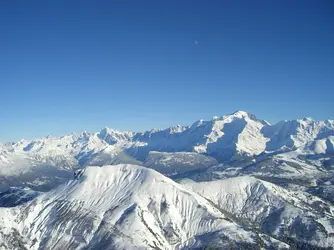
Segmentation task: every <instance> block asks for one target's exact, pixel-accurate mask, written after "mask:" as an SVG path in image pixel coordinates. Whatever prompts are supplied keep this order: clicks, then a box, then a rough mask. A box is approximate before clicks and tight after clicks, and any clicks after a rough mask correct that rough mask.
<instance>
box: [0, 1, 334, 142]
mask: <svg viewBox="0 0 334 250" xmlns="http://www.w3.org/2000/svg"><path fill="white" fill-rule="evenodd" d="M0 84H1V85H0V87H1V91H0V107H1V109H0V119H1V122H0V141H8V140H18V139H21V138H27V139H32V138H36V137H41V136H46V135H48V134H51V135H56V136H60V135H63V134H66V133H69V132H72V131H75V132H80V131H83V130H88V131H97V130H99V129H101V128H102V127H104V126H109V127H113V128H116V129H120V130H134V131H141V130H146V129H150V128H153V127H155V128H156V127H158V128H159V127H162V128H163V127H167V126H170V125H172V124H190V123H192V122H194V121H195V120H198V119H201V118H203V119H211V117H212V116H214V115H223V114H226V113H231V112H233V111H235V110H245V111H248V112H250V113H253V114H255V115H257V116H258V117H259V118H262V119H266V120H269V121H270V122H277V121H278V120H281V119H295V118H302V117H305V116H311V117H312V118H314V119H334V1H332V0H328V1H326V0H319V1H315V0H314V1H306V0H299V1H287V0H280V1H257V0H255V1H248V0H247V1H234V0H233V1H232V0H226V1H225V0H224V1H204V0H203V1H194V0H184V1H183V0H182V1H174V0H173V1H157V0H155V1H146V0H143V1H137V0H136V1H135V0H134V1H127V0H122V1H44V0H43V1H23V0H22V1H16V0H11V1H0Z"/></svg>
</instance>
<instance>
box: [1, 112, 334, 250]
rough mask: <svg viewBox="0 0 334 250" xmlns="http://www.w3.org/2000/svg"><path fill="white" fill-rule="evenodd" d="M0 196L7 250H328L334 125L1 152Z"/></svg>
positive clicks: (45, 141)
mask: <svg viewBox="0 0 334 250" xmlns="http://www.w3.org/2000/svg"><path fill="white" fill-rule="evenodd" d="M91 166H94V167H91ZM154 170H156V171H157V172H156V171H154ZM158 172H159V173H158ZM0 192H1V193H0V249H1V247H3V248H4V249H25V248H26V249H52V248H53V249H59V248H63V249H136V248H140V247H141V248H143V249H153V248H156V249H189V248H203V247H204V248H205V247H212V248H215V247H219V246H220V247H222V248H224V247H225V248H228V247H230V248H232V249H261V248H262V249H289V248H290V249H312V248H313V249H330V247H332V246H333V245H334V121H333V120H327V121H314V120H312V119H310V118H305V119H301V120H292V121H281V122H279V123H277V124H274V125H271V124H269V123H268V122H266V121H264V120H259V119H257V118H256V117H255V116H254V115H252V114H249V113H247V112H244V111H237V112H235V113H233V114H230V115H225V116H221V117H213V119H212V120H210V121H203V120H199V121H196V122H194V123H193V124H192V125H190V126H180V125H177V126H172V127H170V128H167V129H163V130H158V129H153V130H150V131H146V132H142V133H135V132H120V131H116V130H113V129H110V128H104V129H102V130H101V131H100V132H97V133H88V132H83V133H82V134H70V135H66V136H63V137H60V138H58V137H50V136H49V137H45V138H41V139H36V140H32V141H25V140H21V141H19V142H14V143H2V144H0ZM1 242H3V243H1Z"/></svg>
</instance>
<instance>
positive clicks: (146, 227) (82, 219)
mask: <svg viewBox="0 0 334 250" xmlns="http://www.w3.org/2000/svg"><path fill="white" fill-rule="evenodd" d="M0 221H5V222H6V223H4V224H3V225H2V232H4V236H2V237H3V239H2V240H6V239H8V240H7V242H6V241H5V243H4V244H5V246H6V247H8V248H10V244H13V242H14V241H15V240H16V241H18V242H19V243H18V244H21V245H22V246H25V247H27V248H29V249H60V248H62V249H82V248H86V249H138V248H144V249H146V248H159V249H189V248H193V247H201V246H208V242H207V240H208V237H209V235H211V237H209V240H210V244H211V246H212V247H214V246H220V247H233V246H234V247H235V248H242V247H243V246H244V247H245V246H248V247H249V246H252V245H253V246H256V244H259V243H261V244H263V246H265V245H266V243H265V241H264V240H262V238H264V239H265V240H266V242H267V241H268V240H269V242H270V244H272V245H274V246H276V247H277V248H286V247H287V246H286V245H285V244H283V243H280V242H278V241H276V240H274V239H271V238H270V237H268V236H265V235H258V234H256V233H253V232H251V231H247V230H244V229H243V228H242V227H240V226H239V225H237V224H236V223H233V222H232V221H231V220H230V219H229V218H228V217H227V216H225V215H224V213H222V212H221V211H220V210H219V209H218V208H216V207H215V206H212V204H211V203H210V202H208V201H207V200H206V199H204V198H203V197H201V196H200V195H197V194H196V193H194V192H192V191H189V190H187V189H185V188H184V187H182V186H181V185H179V184H177V183H175V182H173V181H172V180H171V179H169V178H167V177H164V176H163V175H161V174H159V173H157V172H155V171H153V170H150V169H147V168H143V167H139V166H134V165H116V166H105V167H103V168H100V167H88V168H86V169H85V171H84V173H83V175H82V176H81V177H79V179H78V180H73V181H71V182H69V183H68V184H66V185H62V186H60V187H58V188H56V189H55V190H53V191H50V192H49V193H46V194H44V195H41V196H39V197H38V198H36V199H35V200H33V201H32V202H29V203H27V204H25V205H22V206H19V207H16V208H10V209H4V208H3V209H0ZM13 229H15V230H16V232H17V235H16V238H13V237H11V234H10V232H11V230H13ZM6 237H8V238H6Z"/></svg>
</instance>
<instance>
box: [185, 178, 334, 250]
mask: <svg viewBox="0 0 334 250" xmlns="http://www.w3.org/2000/svg"><path fill="white" fill-rule="evenodd" d="M182 183H183V185H184V186H185V187H187V188H189V189H191V190H193V191H195V192H197V193H198V194H200V195H202V196H203V197H205V198H207V199H209V200H210V201H212V202H213V203H214V204H215V205H217V206H218V207H219V208H221V209H222V210H224V211H227V212H229V213H231V214H233V216H235V217H237V218H238V219H239V221H241V222H242V223H244V224H246V225H248V224H251V225H253V226H255V227H256V228H258V229H259V230H261V231H262V232H265V233H268V234H270V235H273V236H275V237H276V238H278V239H281V240H283V241H286V240H287V239H288V238H294V239H295V240H296V241H305V242H308V243H310V244H312V245H318V246H323V247H329V246H333V245H334V237H333V235H334V206H332V205H331V204H330V203H328V202H325V201H323V200H322V199H320V198H317V197H310V196H309V195H308V194H306V193H303V192H296V191H294V192H292V191H289V190H287V189H284V188H281V187H279V186H276V185H274V184H272V183H269V182H265V181H262V180H259V179H256V178H254V177H250V176H243V177H235V178H230V179H226V180H217V181H211V182H193V181H189V180H183V181H182ZM329 235H332V236H329Z"/></svg>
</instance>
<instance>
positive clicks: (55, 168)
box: [0, 111, 334, 191]
mask: <svg viewBox="0 0 334 250" xmlns="http://www.w3.org/2000/svg"><path fill="white" fill-rule="evenodd" d="M333 135H334V121H332V120H327V121H320V122H318V121H314V120H312V119H310V118H306V119H303V120H293V121H283V122H279V123H277V124H275V125H270V124H269V123H268V122H266V121H263V120H258V119H256V117H255V116H254V115H251V114H249V113H247V112H243V111H237V112H235V113H233V114H231V115H225V116H221V117H217V116H216V117H214V118H213V119H212V120H210V121H203V120H199V121H197V122H195V123H193V124H192V125H191V126H179V125H178V126H172V127H170V128H168V129H164V130H157V129H155V130H150V131H146V132H143V133H134V132H120V131H116V130H112V129H109V128H104V129H102V130H101V131H100V132H98V133H88V132H83V133H82V134H79V135H76V134H70V135H66V136H63V137H60V138H58V137H51V136H48V137H45V138H41V139H36V140H33V141H25V140H21V141H19V142H16V143H4V144H1V145H0V178H3V177H4V176H5V177H6V180H4V181H3V182H2V186H4V187H3V188H2V189H6V187H8V185H7V184H6V183H7V182H10V181H11V178H12V177H13V176H14V177H15V179H16V180H17V184H16V185H21V184H22V185H26V184H27V183H30V185H31V187H39V186H41V187H42V189H43V190H44V189H48V188H50V187H53V186H56V185H58V184H59V183H60V182H62V179H64V178H65V179H66V178H68V176H71V175H72V173H73V169H77V168H81V167H84V166H87V165H106V164H116V163H133V164H139V165H145V166H150V165H151V166H153V165H155V166H158V165H159V167H158V170H159V171H161V172H163V173H168V174H177V173H181V172H186V171H188V170H192V169H195V168H202V167H206V166H211V165H212V163H209V164H204V165H203V164H201V163H200V164H198V160H195V161H194V159H195V158H198V159H201V162H202V163H203V162H214V161H212V158H214V159H215V160H216V161H218V162H230V161H235V160H239V159H246V158H250V159H253V158H256V157H257V156H259V155H263V154H269V153H271V154H272V153H274V154H275V153H277V152H282V151H291V150H296V149H301V150H304V151H305V152H307V154H312V153H314V154H331V153H333ZM154 152H156V153H154ZM158 152H161V153H177V154H174V155H173V157H165V159H164V160H163V161H162V160H161V159H162V156H163V154H159V153H158ZM179 152H188V153H192V154H179ZM196 154H197V156H196ZM165 156H166V154H165ZM207 156H208V157H210V158H205V157H207ZM176 157H177V158H179V160H175V159H176ZM180 157H181V158H182V157H185V159H184V160H182V159H180ZM189 157H192V159H193V160H189V159H190V158H189ZM186 158H188V159H186ZM159 159H160V160H159ZM167 159H170V162H168V160H167ZM204 159H205V160H204ZM159 161H160V162H159ZM180 161H182V162H183V163H184V164H183V166H184V167H182V169H181V168H180V166H179V165H180V164H179V162H180ZM153 163H154V164H153ZM152 164H153V165H152ZM164 166H166V169H165V170H163V169H162V168H164ZM174 166H175V167H174ZM171 169H173V170H172V171H171ZM36 172H37V173H40V172H49V173H51V172H55V173H54V174H52V175H51V176H48V177H47V181H46V182H47V183H48V185H44V186H43V183H45V181H44V180H43V179H40V178H38V176H39V174H38V175H37V176H36V174H35V173H36ZM17 176H21V177H22V178H17ZM36 178H37V179H36ZM52 182H53V183H54V185H53V184H50V183H52ZM0 191H1V190H0Z"/></svg>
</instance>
